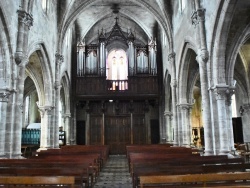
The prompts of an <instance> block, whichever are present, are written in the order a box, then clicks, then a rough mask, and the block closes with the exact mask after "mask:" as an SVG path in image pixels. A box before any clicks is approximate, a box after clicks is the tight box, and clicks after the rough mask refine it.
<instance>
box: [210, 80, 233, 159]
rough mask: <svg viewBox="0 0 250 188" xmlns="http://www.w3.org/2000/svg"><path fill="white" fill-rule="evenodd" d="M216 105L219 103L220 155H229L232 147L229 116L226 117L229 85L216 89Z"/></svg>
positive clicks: (218, 86) (216, 87)
mask: <svg viewBox="0 0 250 188" xmlns="http://www.w3.org/2000/svg"><path fill="white" fill-rule="evenodd" d="M213 89H214V92H215V96H216V103H217V111H218V125H219V127H218V130H215V131H219V143H216V144H218V146H219V153H218V154H219V155H227V154H228V153H229V145H231V143H230V142H228V141H229V136H231V135H228V125H227V123H228V122H227V121H226V120H227V116H226V103H225V102H226V95H227V93H228V86H227V85H222V84H221V85H216V86H215V87H214V88H213Z"/></svg>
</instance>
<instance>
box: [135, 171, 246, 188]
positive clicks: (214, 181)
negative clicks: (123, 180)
mask: <svg viewBox="0 0 250 188" xmlns="http://www.w3.org/2000/svg"><path fill="white" fill-rule="evenodd" d="M139 178H140V187H141V188H143V187H147V188H149V187H150V188H151V187H154V188H155V187H210V186H211V187H222V186H225V187H227V186H228V187H234V186H235V187H243V186H250V181H249V180H250V172H237V173H210V174H185V175H164V176H140V177H139Z"/></svg>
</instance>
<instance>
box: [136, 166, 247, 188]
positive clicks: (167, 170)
mask: <svg viewBox="0 0 250 188" xmlns="http://www.w3.org/2000/svg"><path fill="white" fill-rule="evenodd" d="M249 169H250V164H245V163H244V164H237V163H232V164H221V165H218V164H214V165H207V166H206V165H184V166H164V165H158V166H154V167H151V166H150V167H147V166H144V167H141V168H135V169H134V173H133V175H132V181H133V187H137V186H138V184H139V177H140V176H155V175H182V174H208V173H222V172H223V173H225V172H227V173H229V172H230V173H232V172H246V171H247V170H249Z"/></svg>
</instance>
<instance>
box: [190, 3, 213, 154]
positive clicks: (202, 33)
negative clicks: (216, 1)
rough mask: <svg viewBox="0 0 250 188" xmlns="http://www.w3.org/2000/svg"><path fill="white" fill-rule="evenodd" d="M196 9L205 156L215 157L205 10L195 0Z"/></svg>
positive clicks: (195, 21)
mask: <svg viewBox="0 0 250 188" xmlns="http://www.w3.org/2000/svg"><path fill="white" fill-rule="evenodd" d="M195 9H196V11H195V12H194V13H193V15H192V17H191V19H192V24H193V25H195V26H198V30H197V31H198V36H199V51H198V55H197V57H196V60H197V62H198V63H199V72H200V82H201V95H202V117H203V124H204V141H205V151H204V152H205V155H214V154H215V151H214V150H215V149H214V134H213V128H214V127H213V126H212V122H211V114H210V113H211V108H210V98H209V92H208V88H209V84H208V75H207V62H208V58H209V54H208V50H207V42H206V29H205V9H203V8H201V5H200V0H195Z"/></svg>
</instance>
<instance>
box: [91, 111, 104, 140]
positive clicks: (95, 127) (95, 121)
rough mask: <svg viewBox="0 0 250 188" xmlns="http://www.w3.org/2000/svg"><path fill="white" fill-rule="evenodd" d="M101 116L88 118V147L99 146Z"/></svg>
mask: <svg viewBox="0 0 250 188" xmlns="http://www.w3.org/2000/svg"><path fill="white" fill-rule="evenodd" d="M102 121H103V120H102V116H93V115H92V116H90V145H101V138H102V135H101V133H102V129H101V128H102Z"/></svg>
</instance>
